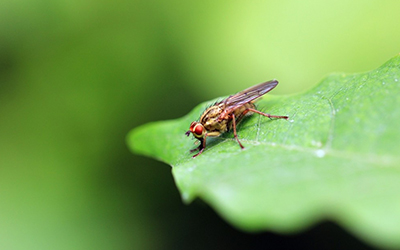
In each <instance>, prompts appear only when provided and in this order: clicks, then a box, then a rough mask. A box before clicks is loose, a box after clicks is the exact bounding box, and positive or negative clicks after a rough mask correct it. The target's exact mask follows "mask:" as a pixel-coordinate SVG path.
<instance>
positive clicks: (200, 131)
mask: <svg viewBox="0 0 400 250" xmlns="http://www.w3.org/2000/svg"><path fill="white" fill-rule="evenodd" d="M194 133H195V134H196V135H202V134H203V126H202V125H201V124H198V125H196V126H195V127H194Z"/></svg>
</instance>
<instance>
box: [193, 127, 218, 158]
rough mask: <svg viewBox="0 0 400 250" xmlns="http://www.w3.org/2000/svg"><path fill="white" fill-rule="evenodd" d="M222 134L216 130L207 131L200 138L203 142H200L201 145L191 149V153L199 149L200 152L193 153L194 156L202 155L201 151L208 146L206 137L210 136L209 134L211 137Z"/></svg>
mask: <svg viewBox="0 0 400 250" xmlns="http://www.w3.org/2000/svg"><path fill="white" fill-rule="evenodd" d="M220 135H221V133H220V132H218V131H214V132H210V133H206V134H205V135H204V137H203V138H200V139H199V140H200V142H201V143H200V146H199V147H197V148H195V149H192V150H190V152H191V153H193V152H194V151H196V150H199V152H198V153H197V154H195V155H193V158H195V157H196V156H198V155H200V154H201V153H203V151H204V149H205V148H206V138H207V137H208V136H209V137H217V136H220Z"/></svg>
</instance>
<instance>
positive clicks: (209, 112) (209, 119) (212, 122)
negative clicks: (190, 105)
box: [200, 103, 228, 133]
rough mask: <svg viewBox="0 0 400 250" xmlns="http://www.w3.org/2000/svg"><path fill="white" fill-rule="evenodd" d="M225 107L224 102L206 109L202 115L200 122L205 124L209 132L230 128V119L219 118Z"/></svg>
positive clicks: (223, 130)
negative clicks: (228, 125) (228, 124)
mask: <svg viewBox="0 0 400 250" xmlns="http://www.w3.org/2000/svg"><path fill="white" fill-rule="evenodd" d="M223 107H224V104H223V103H220V104H217V105H214V106H211V107H209V108H208V109H206V111H204V113H203V115H202V116H201V117H200V123H201V124H203V126H204V128H205V129H206V130H207V131H208V132H213V131H218V132H221V133H223V132H226V131H227V130H228V127H227V123H228V121H227V120H219V119H218V118H219V116H220V115H221V113H222V112H223V110H224V108H223Z"/></svg>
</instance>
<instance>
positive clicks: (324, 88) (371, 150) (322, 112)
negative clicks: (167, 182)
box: [128, 56, 400, 247]
mask: <svg viewBox="0 0 400 250" xmlns="http://www.w3.org/2000/svg"><path fill="white" fill-rule="evenodd" d="M399 80H400V56H396V57H394V58H393V59H391V60H390V61H388V62H387V63H385V64H384V65H383V66H381V67H380V68H378V69H376V70H372V71H370V72H366V73H360V74H332V75H330V76H328V77H326V78H325V79H324V80H323V81H322V82H321V83H320V84H318V85H317V86H316V87H315V88H313V89H311V90H309V91H307V92H304V93H300V94H297V95H291V96H271V95H270V94H267V95H266V96H264V98H263V99H262V100H260V101H258V102H257V106H258V108H259V109H261V110H262V111H265V112H267V113H270V114H274V115H288V116H289V120H288V121H286V120H270V119H268V118H265V117H263V116H259V115H256V114H255V115H253V116H251V117H250V118H248V119H246V120H244V121H243V122H242V123H241V124H240V125H239V128H238V135H239V138H240V140H241V142H242V144H243V145H244V146H245V149H244V150H241V149H240V147H239V145H238V144H237V142H236V141H235V140H234V138H233V134H232V133H226V134H224V135H223V136H221V137H219V138H216V139H210V140H209V139H207V148H206V150H205V151H204V152H203V154H201V155H200V156H198V157H196V158H194V159H193V158H192V157H191V156H192V154H190V153H189V150H190V149H192V148H194V147H195V145H194V144H193V142H194V140H191V139H189V138H187V137H186V136H185V135H184V132H185V131H187V130H188V128H189V125H190V123H191V122H192V121H193V120H196V119H198V118H199V116H200V115H201V113H202V112H203V111H204V109H205V107H207V105H210V104H211V103H213V102H212V101H210V102H207V103H204V104H201V105H199V106H198V107H196V108H195V109H194V110H193V111H192V112H190V113H189V114H188V115H187V116H185V117H183V118H180V119H177V120H171V121H161V122H154V123H150V124H146V125H143V126H141V127H139V128H136V129H134V130H132V131H131V133H130V134H129V137H128V144H129V146H130V148H131V149H132V150H133V152H135V153H138V154H143V155H146V156H152V157H154V158H156V159H158V160H161V161H163V162H165V163H167V164H170V165H171V166H172V167H173V168H172V172H173V175H174V178H175V181H176V184H177V186H178V189H179V191H180V192H181V195H182V198H183V200H184V201H185V202H190V201H192V200H193V199H194V198H196V197H199V198H201V199H203V200H205V201H206V202H207V203H208V204H210V206H212V207H213V208H214V209H215V210H216V211H217V212H218V213H219V214H220V215H221V216H222V217H224V218H225V219H226V220H227V221H229V222H230V223H232V224H233V225H235V226H236V227H238V228H241V229H242V230H246V231H260V230H270V231H275V232H281V233H289V232H296V231H298V230H301V229H304V228H306V227H308V226H310V225H312V224H313V223H315V222H317V221H319V220H321V219H328V220H332V221H335V222H336V223H338V224H340V225H342V226H343V227H345V228H347V229H348V230H350V231H352V232H353V233H354V234H356V235H358V237H360V238H362V239H363V240H365V241H367V242H369V243H372V244H374V245H377V246H386V247H400V146H399V141H400V128H399V126H400V125H399V124H400V82H399ZM281 84H283V83H281Z"/></svg>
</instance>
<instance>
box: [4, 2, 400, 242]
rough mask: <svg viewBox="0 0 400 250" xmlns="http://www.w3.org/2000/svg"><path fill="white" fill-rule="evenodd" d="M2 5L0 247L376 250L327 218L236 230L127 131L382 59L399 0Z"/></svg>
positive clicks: (296, 88)
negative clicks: (292, 230) (263, 85)
mask: <svg viewBox="0 0 400 250" xmlns="http://www.w3.org/2000/svg"><path fill="white" fill-rule="evenodd" d="M0 6H1V7H0V249H234V248H241V247H243V248H245V247H246V248H247V247H253V248H259V247H260V248H261V247H263V248H264V247H276V246H280V247H289V246H293V245H295V246H296V247H297V248H301V247H307V248H312V247H318V248H321V247H327V248H329V247H338V246H339V247H340V246H343V245H344V246H347V247H348V246H351V247H352V248H353V249H355V248H366V246H365V245H364V244H363V243H362V242H360V241H358V240H357V239H355V238H353V236H351V235H348V234H347V233H346V232H345V231H343V230H342V229H340V228H339V227H338V226H336V225H335V224H333V223H330V222H326V223H322V224H320V225H317V226H316V227H315V228H313V229H310V230H309V231H307V232H305V233H301V234H296V235H293V236H281V235H275V234H273V233H268V232H267V233H261V234H256V235H250V234H246V233H242V232H239V231H237V230H235V229H233V228H231V227H230V226H229V225H227V224H226V223H225V222H224V221H222V220H221V219H220V218H219V217H218V216H217V215H215V214H214V212H213V211H212V210H211V209H210V208H209V207H208V206H207V205H206V204H204V203H202V202H201V201H197V202H195V204H192V205H190V206H186V205H183V204H182V202H181V200H180V197H179V194H178V191H177V190H176V188H175V186H174V182H173V179H172V175H171V173H170V167H169V166H167V165H165V164H162V163H159V162H156V161H154V160H152V159H147V158H144V157H140V156H135V155H132V154H131V153H130V152H129V151H128V149H127V147H126V145H125V137H126V134H127V133H128V131H129V130H130V129H131V128H133V127H136V126H138V125H140V124H144V123H146V122H150V121H156V120H163V119H173V118H178V117H181V116H183V115H185V114H186V113H187V112H189V111H190V110H191V109H192V108H193V107H194V106H195V105H197V104H199V103H200V102H202V101H205V100H209V99H212V98H215V97H218V96H223V95H228V94H231V93H234V92H237V91H240V90H242V89H244V88H246V87H249V86H251V85H254V84H256V83H259V82H262V81H266V80H270V79H274V78H275V79H278V80H279V81H280V85H279V86H278V88H277V89H276V90H274V92H273V93H274V94H292V93H297V92H300V91H304V90H306V89H309V88H311V87H312V86H313V85H315V84H317V83H318V82H319V81H320V80H321V79H322V78H323V77H324V76H325V75H327V74H329V73H331V72H347V73H351V72H361V71H367V70H370V69H374V68H377V67H378V66H380V65H381V64H382V63H384V62H385V61H386V60H388V59H390V58H391V57H393V56H394V55H395V54H397V53H399V52H400V49H399V45H400V32H399V23H400V15H399V14H398V11H399V9H400V1H369V0H367V1H361V0H357V1H351V2H350V1H343V0H341V1H337V0H336V1H320V2H318V1H297V2H294V1H290V2H289V1H237V2H232V1H193V2H190V1H189V2H183V1H176V0H172V1H132V0H131V1H126V0H117V1H102V0H100V1H93V0H80V1H76V0H72V1H71V0H69V1H66V0H51V1H50V0H30V1H28V0H19V1H12V0H3V1H2V2H1V4H0ZM183 133H184V131H183ZM183 133H182V136H183ZM338 244H339V245H338Z"/></svg>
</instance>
